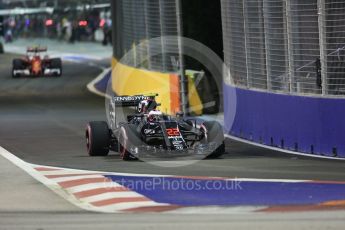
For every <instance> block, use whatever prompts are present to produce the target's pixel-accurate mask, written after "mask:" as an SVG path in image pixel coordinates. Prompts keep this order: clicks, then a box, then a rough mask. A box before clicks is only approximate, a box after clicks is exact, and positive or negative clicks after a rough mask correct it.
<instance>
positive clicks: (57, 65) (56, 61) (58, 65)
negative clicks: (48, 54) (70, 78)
mask: <svg viewBox="0 0 345 230" xmlns="http://www.w3.org/2000/svg"><path fill="white" fill-rule="evenodd" d="M50 68H51V69H59V70H60V73H59V74H56V75H55V76H57V77H61V75H62V61H61V58H52V59H51V60H50Z"/></svg>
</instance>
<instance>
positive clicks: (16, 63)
mask: <svg viewBox="0 0 345 230" xmlns="http://www.w3.org/2000/svg"><path fill="white" fill-rule="evenodd" d="M23 69H25V64H24V61H23V60H21V59H14V60H13V62H12V77H13V78H18V77H20V74H18V73H15V71H16V70H23Z"/></svg>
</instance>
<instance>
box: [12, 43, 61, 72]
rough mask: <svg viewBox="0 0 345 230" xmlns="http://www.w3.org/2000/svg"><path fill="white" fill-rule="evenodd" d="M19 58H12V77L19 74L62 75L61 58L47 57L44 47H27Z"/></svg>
mask: <svg viewBox="0 0 345 230" xmlns="http://www.w3.org/2000/svg"><path fill="white" fill-rule="evenodd" d="M26 51H27V52H26V55H25V56H24V57H23V58H21V59H14V60H13V64H12V77H13V78H17V77H20V76H56V77H60V76H61V75H62V61H61V58H49V56H48V55H46V52H47V48H46V47H39V46H38V47H29V48H27V50H26Z"/></svg>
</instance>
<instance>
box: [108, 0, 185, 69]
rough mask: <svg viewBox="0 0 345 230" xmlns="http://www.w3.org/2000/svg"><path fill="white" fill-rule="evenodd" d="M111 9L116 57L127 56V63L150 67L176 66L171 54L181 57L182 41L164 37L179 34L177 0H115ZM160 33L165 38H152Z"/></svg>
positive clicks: (172, 67)
mask: <svg viewBox="0 0 345 230" xmlns="http://www.w3.org/2000/svg"><path fill="white" fill-rule="evenodd" d="M112 11H113V21H114V26H113V29H114V30H115V31H114V43H115V45H114V55H115V57H116V58H118V59H122V58H123V57H125V60H122V61H123V62H125V64H128V65H131V66H135V67H138V68H144V69H148V70H153V71H160V72H172V71H175V70H176V66H174V62H173V61H172V57H173V58H174V60H179V53H180V50H179V41H178V39H177V38H176V40H172V39H171V38H170V39H164V37H165V36H178V35H179V34H180V30H181V23H180V21H179V20H180V17H179V12H180V11H179V10H178V1H176V0H116V1H114V2H113V3H112ZM158 37H163V38H162V39H160V40H157V39H155V40H154V41H151V40H150V39H153V38H158ZM130 51H131V52H130ZM128 52H130V55H126V54H127V53H128Z"/></svg>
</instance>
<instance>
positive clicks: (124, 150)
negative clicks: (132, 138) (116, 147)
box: [119, 134, 127, 159]
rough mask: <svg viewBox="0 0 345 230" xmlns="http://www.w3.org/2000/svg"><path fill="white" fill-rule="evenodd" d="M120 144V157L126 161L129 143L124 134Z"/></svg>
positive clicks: (121, 136)
mask: <svg viewBox="0 0 345 230" xmlns="http://www.w3.org/2000/svg"><path fill="white" fill-rule="evenodd" d="M119 143H120V157H121V158H122V159H124V158H125V157H126V153H127V148H126V146H127V141H126V138H124V136H123V135H122V134H121V135H120V138H119Z"/></svg>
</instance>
